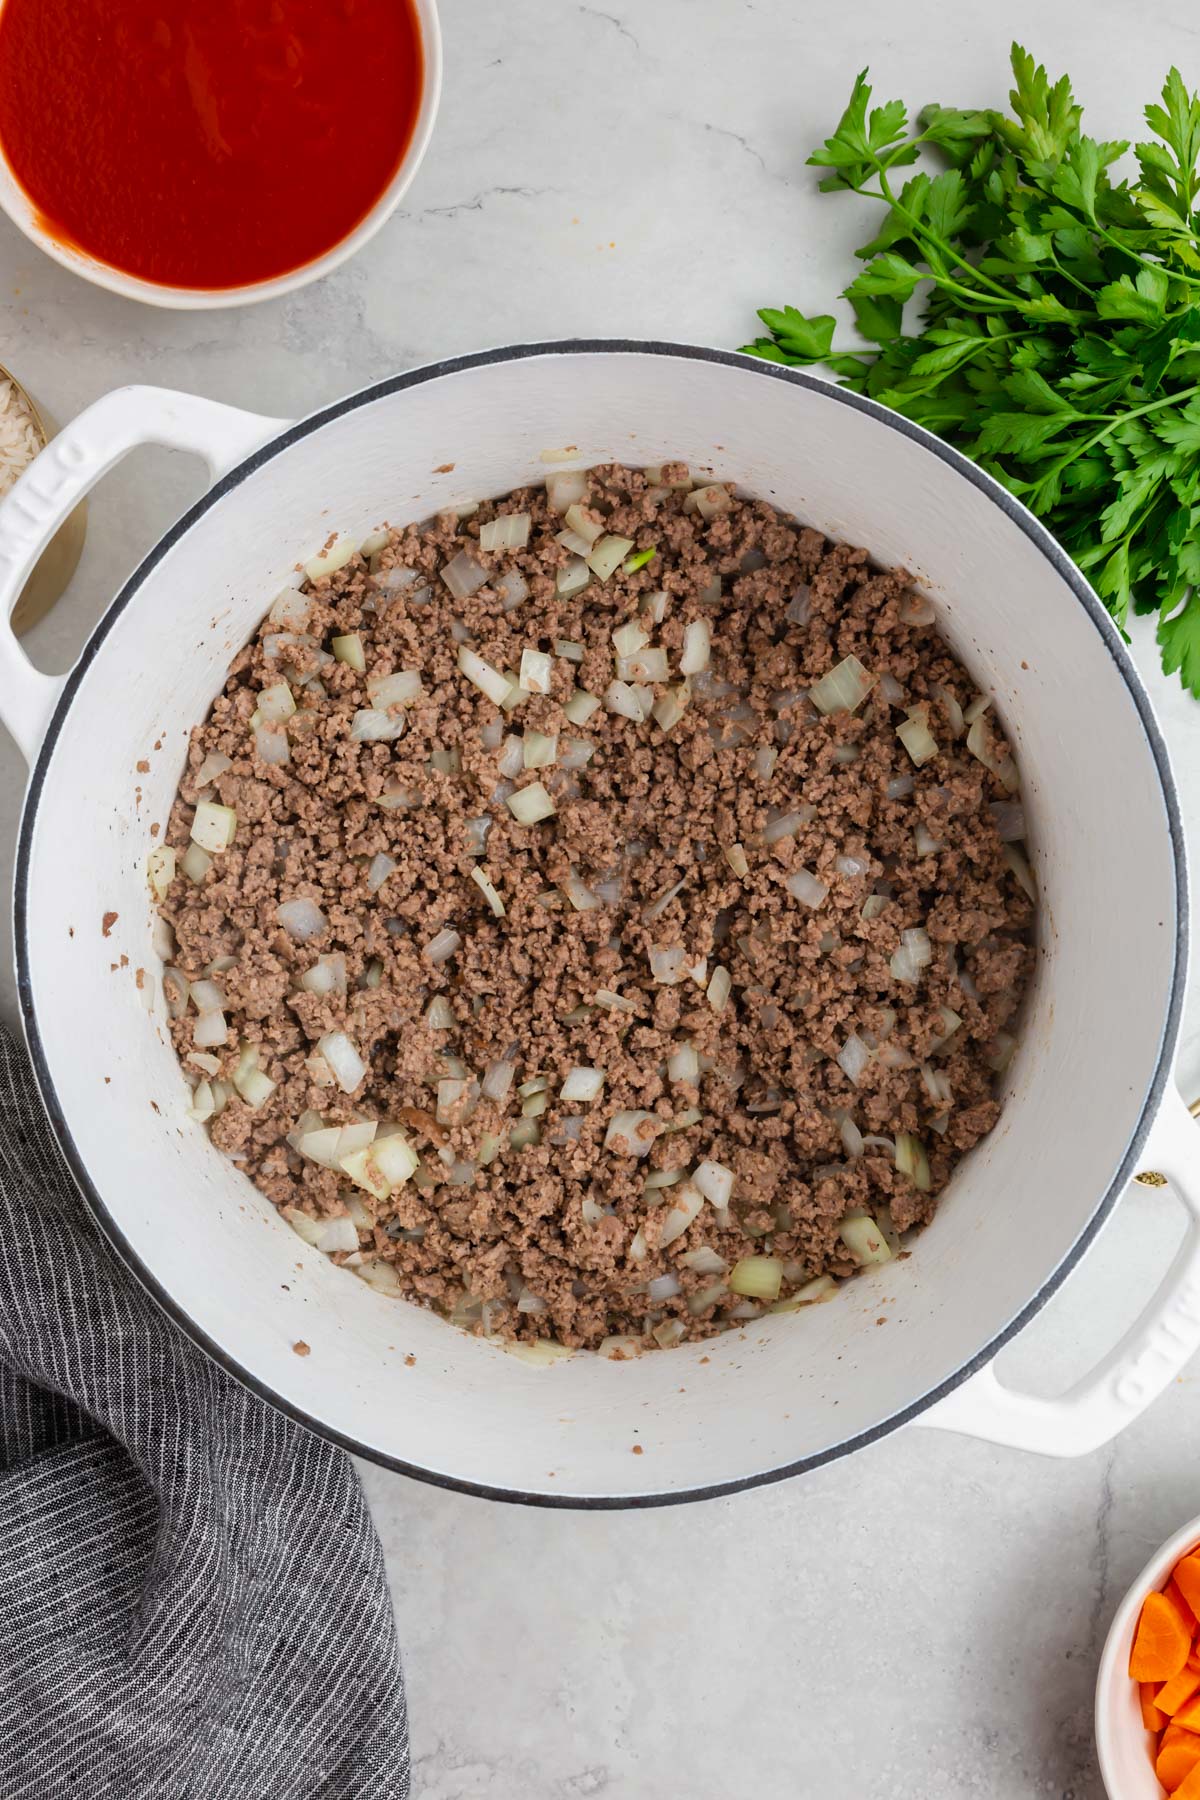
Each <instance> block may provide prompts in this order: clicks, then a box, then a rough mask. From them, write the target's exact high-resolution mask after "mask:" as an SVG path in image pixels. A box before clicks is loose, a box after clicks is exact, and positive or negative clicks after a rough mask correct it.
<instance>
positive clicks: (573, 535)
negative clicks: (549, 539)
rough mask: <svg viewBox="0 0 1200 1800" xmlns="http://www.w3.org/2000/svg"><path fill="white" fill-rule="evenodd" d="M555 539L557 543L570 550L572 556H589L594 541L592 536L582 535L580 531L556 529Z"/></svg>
mask: <svg viewBox="0 0 1200 1800" xmlns="http://www.w3.org/2000/svg"><path fill="white" fill-rule="evenodd" d="M554 541H555V543H556V544H561V545H562V547H563V549H564V550H568V551H569V552H570V553H571V555H572V556H583V557H586V556H587V554H588V552H589V551H590V550H591V547H592V542H593V540H592V539H591V538H586V537H584V536H582V534H581V533H580V532H578V531H570V530H567V531H556V532H555V534H554Z"/></svg>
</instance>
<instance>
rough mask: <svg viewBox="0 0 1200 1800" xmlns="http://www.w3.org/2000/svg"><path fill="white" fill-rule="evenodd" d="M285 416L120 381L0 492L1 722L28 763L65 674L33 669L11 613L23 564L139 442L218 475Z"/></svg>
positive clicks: (22, 582) (21, 584) (28, 567)
mask: <svg viewBox="0 0 1200 1800" xmlns="http://www.w3.org/2000/svg"><path fill="white" fill-rule="evenodd" d="M289 423H290V421H289V420H287V419H268V418H264V417H262V416H261V415H260V414H258V413H250V412H242V411H241V410H240V409H239V408H238V407H236V406H222V405H220V404H219V403H218V402H217V401H215V400H204V399H202V398H201V397H200V396H199V395H198V394H178V393H173V392H172V391H171V390H170V389H169V388H153V387H126V388H117V389H115V390H114V391H113V392H112V393H111V394H106V395H105V396H104V398H103V399H102V400H97V401H96V403H95V404H94V405H93V406H89V407H88V408H87V410H86V412H82V413H80V415H79V417H78V418H77V419H74V420H72V422H71V424H69V425H68V426H66V427H65V429H64V430H62V431H60V432H59V434H58V436H57V437H56V438H53V439H52V440H51V442H50V443H49V444H48V445H47V446H46V448H45V449H44V450H43V451H42V453H41V455H40V456H39V457H37V458H36V459H35V460H34V461H33V462H32V463H31V464H30V466H29V467H28V468H27V469H26V470H25V472H24V474H23V475H22V476H21V477H20V479H19V480H18V481H17V482H16V483H15V485H14V486H13V488H12V489H11V491H10V492H9V493H8V494H7V495H6V496H5V498H4V500H3V501H0V722H3V723H4V724H5V725H6V726H7V727H8V729H9V731H10V732H11V733H12V735H13V737H14V738H15V739H16V741H17V745H18V747H19V748H20V749H21V751H22V752H23V754H24V756H25V759H26V761H27V762H30V763H32V761H33V759H34V757H35V755H36V754H37V749H38V745H39V744H40V743H41V741H42V737H43V735H44V734H45V730H46V727H47V725H48V724H49V723H50V719H51V716H52V714H53V712H54V707H55V704H56V702H57V700H58V696H59V694H60V693H61V691H62V688H63V685H64V682H65V680H66V677H65V676H55V675H43V674H41V673H40V672H39V671H38V670H37V669H35V668H34V667H33V665H32V663H31V662H30V661H29V658H28V657H27V656H26V655H25V652H24V651H23V650H22V649H21V647H20V645H19V644H18V643H17V640H16V637H15V635H14V633H13V630H12V625H11V623H10V621H11V618H12V612H13V608H14V607H15V605H16V603H17V599H18V597H19V595H20V593H21V589H22V588H23V587H24V585H25V580H26V577H27V576H28V574H29V571H30V570H31V569H32V567H33V565H34V563H35V562H36V561H37V559H38V557H39V556H40V555H41V553H42V550H43V549H44V548H45V546H46V545H47V544H48V543H49V542H50V539H51V538H52V537H53V536H54V533H55V532H56V531H57V529H58V527H59V526H60V525H61V524H62V521H63V520H64V519H65V518H66V516H67V514H68V513H69V512H70V511H71V509H72V508H73V507H74V506H76V505H77V504H78V502H79V501H80V500H81V499H82V498H83V496H84V494H86V493H88V492H89V490H90V489H91V488H93V487H95V485H96V483H97V482H98V481H99V480H100V479H101V477H102V476H104V475H106V474H107V473H108V471H109V470H110V469H111V468H112V467H113V466H114V464H115V463H118V462H119V461H120V460H121V458H122V457H123V456H126V455H128V453H129V451H130V450H135V449H137V448H138V446H139V445H141V444H163V445H165V446H166V447H167V448H169V449H172V450H188V451H192V452H193V453H194V454H195V455H197V456H201V457H203V458H204V461H205V462H206V463H207V464H208V468H209V476H210V480H212V481H216V480H218V479H219V477H220V476H222V475H224V474H225V473H226V472H227V471H228V470H229V469H232V468H233V467H234V466H235V465H236V464H237V463H239V462H241V461H243V459H244V458H245V457H247V456H249V455H250V453H251V452H252V451H253V450H257V449H258V447H259V445H260V444H263V443H265V442H266V441H267V439H268V438H271V437H274V436H276V434H277V433H278V432H280V431H282V430H284V429H285V427H286V426H287V425H288V424H289Z"/></svg>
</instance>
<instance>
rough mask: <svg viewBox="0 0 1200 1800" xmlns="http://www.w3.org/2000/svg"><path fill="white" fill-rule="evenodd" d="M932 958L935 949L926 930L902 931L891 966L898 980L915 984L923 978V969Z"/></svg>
mask: <svg viewBox="0 0 1200 1800" xmlns="http://www.w3.org/2000/svg"><path fill="white" fill-rule="evenodd" d="M932 958H933V950H932V947H931V945H930V942H929V937H928V934H927V933H926V932H925V931H923V930H921V929H920V928H917V929H914V930H907V931H902V932H901V933H900V945H899V948H898V949H897V950H896V952H895V953H894V955H893V956H892V959H891V962H890V964H889V967H890V968H891V971H892V974H893V975H894V976H895V978H896V980H897V981H904V982H907V983H909V984H910V985H912V986H915V985H916V983H917V982H918V981H919V980H920V979H921V970H922V969H924V968H925V967H926V966H927V965H928V964H929V963H930V962H931V961H932Z"/></svg>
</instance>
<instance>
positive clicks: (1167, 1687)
mask: <svg viewBox="0 0 1200 1800" xmlns="http://www.w3.org/2000/svg"><path fill="white" fill-rule="evenodd" d="M1198 1689H1200V1675H1193V1674H1192V1671H1191V1670H1190V1669H1189V1668H1188V1666H1187V1664H1186V1663H1184V1665H1183V1667H1182V1669H1180V1671H1179V1673H1178V1675H1172V1677H1171V1679H1170V1681H1164V1682H1163V1684H1162V1686H1161V1687H1160V1688H1159V1690H1158V1692H1157V1693H1156V1694H1155V1696H1154V1704H1155V1706H1157V1708H1158V1710H1159V1712H1164V1713H1166V1714H1167V1715H1168V1717H1174V1715H1175V1714H1176V1713H1177V1712H1178V1711H1179V1709H1180V1708H1181V1707H1183V1706H1186V1705H1187V1703H1188V1701H1189V1700H1191V1699H1192V1698H1193V1697H1194V1695H1195V1694H1196V1692H1197V1690H1198Z"/></svg>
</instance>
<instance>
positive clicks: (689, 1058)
mask: <svg viewBox="0 0 1200 1800" xmlns="http://www.w3.org/2000/svg"><path fill="white" fill-rule="evenodd" d="M667 1079H668V1080H669V1081H682V1082H686V1083H687V1084H688V1086H689V1087H694V1086H695V1084H696V1082H697V1081H698V1080H699V1079H700V1057H699V1054H698V1052H697V1050H696V1046H695V1045H694V1044H691V1043H684V1044H681V1045H680V1046H679V1048H678V1049H677V1050H673V1051H672V1052H671V1055H670V1056H669V1057H668V1058H667Z"/></svg>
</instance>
